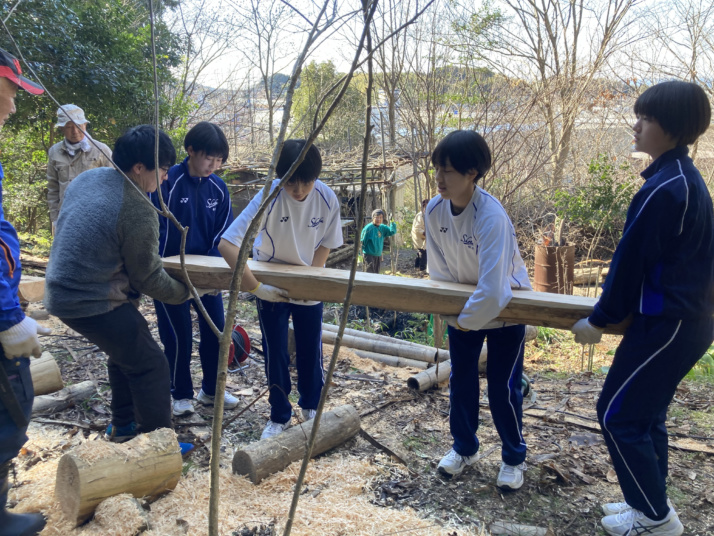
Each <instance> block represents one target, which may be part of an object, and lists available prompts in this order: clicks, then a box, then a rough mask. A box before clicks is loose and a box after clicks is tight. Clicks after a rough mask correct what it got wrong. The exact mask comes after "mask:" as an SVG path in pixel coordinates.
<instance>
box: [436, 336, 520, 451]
mask: <svg viewBox="0 0 714 536" xmlns="http://www.w3.org/2000/svg"><path fill="white" fill-rule="evenodd" d="M448 331H449V352H450V354H451V377H450V379H449V386H450V390H451V394H450V400H451V410H450V411H449V424H450V426H451V435H452V436H453V438H454V445H453V447H454V450H455V451H456V452H457V453H458V454H461V455H462V456H473V455H474V454H476V452H477V451H478V447H479V442H478V439H477V437H476V431H477V430H478V415H479V380H478V359H479V355H481V348H482V347H483V343H484V340H486V341H487V342H488V367H487V372H486V379H487V381H488V402H489V407H490V409H491V416H492V417H493V424H494V425H495V426H496V430H497V431H498V435H499V436H500V437H501V442H502V448H501V459H502V460H503V461H504V462H505V463H506V464H508V465H518V464H520V463H522V462H523V461H524V460H525V459H526V442H525V440H524V439H523V434H522V429H523V422H522V421H523V394H522V392H521V376H522V374H523V352H524V347H525V339H526V328H525V326H523V325H517V326H509V327H505V328H497V329H482V330H478V331H460V330H458V329H455V328H452V327H451V326H449V328H448Z"/></svg>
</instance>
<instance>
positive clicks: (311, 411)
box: [302, 408, 317, 422]
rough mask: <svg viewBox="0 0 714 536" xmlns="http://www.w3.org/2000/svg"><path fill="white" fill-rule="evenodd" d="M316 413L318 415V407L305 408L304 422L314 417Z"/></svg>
mask: <svg viewBox="0 0 714 536" xmlns="http://www.w3.org/2000/svg"><path fill="white" fill-rule="evenodd" d="M315 415H317V410H316V409H305V408H303V410H302V420H303V422H306V421H309V420H310V419H314V418H315Z"/></svg>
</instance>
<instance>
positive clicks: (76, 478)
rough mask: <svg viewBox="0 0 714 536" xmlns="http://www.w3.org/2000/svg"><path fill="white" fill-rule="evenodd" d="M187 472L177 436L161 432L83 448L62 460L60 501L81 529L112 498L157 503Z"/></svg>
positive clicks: (57, 492)
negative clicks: (123, 496) (145, 499)
mask: <svg viewBox="0 0 714 536" xmlns="http://www.w3.org/2000/svg"><path fill="white" fill-rule="evenodd" d="M182 467H183V463H182V459H181V451H180V449H179V447H178V442H177V440H176V434H175V433H174V431H173V430H169V429H168V428H162V429H160V430H155V431H153V432H151V433H148V434H141V435H139V436H137V437H136V438H135V439H132V440H131V441H128V442H126V443H122V444H116V443H109V442H105V441H92V442H87V443H84V444H83V445H81V446H79V447H78V448H76V449H74V450H73V451H72V452H69V453H67V454H65V455H64V456H62V458H61V459H60V462H59V465H58V467H57V479H56V481H55V497H56V498H57V500H58V501H59V503H60V507H61V509H62V512H63V514H64V516H65V517H66V518H67V519H68V520H70V521H72V522H74V523H76V524H77V525H79V524H80V523H82V522H84V521H85V520H86V519H88V518H89V517H90V516H91V515H92V514H93V513H94V510H95V509H96V507H97V505H99V503H101V502H102V501H103V500H104V499H106V498H108V497H113V496H114V495H118V494H120V493H129V494H131V495H133V496H134V497H150V498H151V497H156V496H159V495H161V494H163V493H165V492H167V491H171V490H173V489H174V488H175V487H176V484H178V481H179V478H180V477H181V469H182Z"/></svg>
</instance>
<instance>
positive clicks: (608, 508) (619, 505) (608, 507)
mask: <svg viewBox="0 0 714 536" xmlns="http://www.w3.org/2000/svg"><path fill="white" fill-rule="evenodd" d="M667 506H669V507H670V508H674V506H673V505H672V501H670V500H669V499H667ZM601 508H602V513H603V514H605V515H606V516H614V515H615V514H619V513H620V512H622V511H623V510H625V509H627V508H632V506H630V505H629V504H627V503H626V502H624V501H623V502H616V503H605V504H603V505H602V506H601Z"/></svg>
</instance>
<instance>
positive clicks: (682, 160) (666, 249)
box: [589, 147, 714, 327]
mask: <svg viewBox="0 0 714 536" xmlns="http://www.w3.org/2000/svg"><path fill="white" fill-rule="evenodd" d="M642 177H643V178H644V179H645V183H644V185H643V186H642V188H640V190H639V191H638V192H637V194H635V196H634V197H633V198H632V203H631V204H630V207H629V209H628V210H627V219H626V221H625V228H624V231H623V234H622V239H621V240H620V243H619V244H618V246H617V248H616V250H615V254H614V256H613V258H612V263H611V265H610V271H609V273H608V275H607V279H606V280H605V285H604V289H603V293H602V295H601V296H600V300H599V301H598V303H597V304H596V305H595V310H594V311H593V314H592V315H591V316H590V319H589V320H590V322H591V323H592V324H594V325H596V326H599V327H604V326H605V325H607V324H617V323H619V322H621V321H622V320H624V319H625V318H626V317H627V316H628V315H630V314H631V313H635V314H638V313H639V314H642V315H648V316H661V317H666V318H672V319H696V318H701V317H704V316H711V315H712V314H713V313H714V214H713V212H714V211H713V210H712V199H711V196H710V194H709V191H708V190H707V187H706V184H705V183H704V181H703V180H702V176H701V175H700V174H699V171H698V170H697V168H696V167H694V163H693V162H692V159H691V158H690V157H689V156H688V150H687V148H686V147H676V148H674V149H672V150H670V151H667V152H666V153H664V154H663V155H661V156H660V157H659V158H657V159H656V160H655V161H654V162H652V164H651V165H650V166H649V167H648V168H647V169H646V170H644V171H643V172H642Z"/></svg>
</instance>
